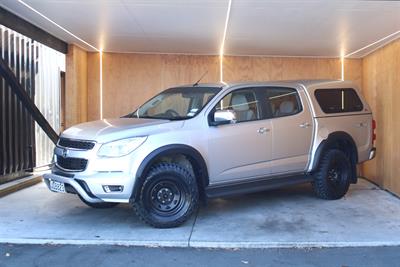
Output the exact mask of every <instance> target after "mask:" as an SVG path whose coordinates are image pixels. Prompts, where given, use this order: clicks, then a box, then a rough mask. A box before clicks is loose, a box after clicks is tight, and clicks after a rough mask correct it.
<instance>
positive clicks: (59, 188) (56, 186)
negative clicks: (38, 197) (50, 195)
mask: <svg viewBox="0 0 400 267" xmlns="http://www.w3.org/2000/svg"><path fill="white" fill-rule="evenodd" d="M50 190H51V191H54V192H60V193H65V186H64V183H60V182H57V181H50Z"/></svg>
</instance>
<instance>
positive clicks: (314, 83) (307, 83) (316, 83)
mask: <svg viewBox="0 0 400 267" xmlns="http://www.w3.org/2000/svg"><path fill="white" fill-rule="evenodd" d="M341 84H342V87H344V86H350V85H351V86H353V84H352V82H350V81H342V80H329V79H320V80H281V81H278V80H277V81H264V82H263V81H260V82H251V81H249V82H230V83H199V84H198V85H196V86H197V87H225V88H230V87H233V86H248V87H251V86H298V85H303V86H304V87H306V88H308V87H323V86H327V87H329V86H333V85H336V86H339V85H341ZM191 86H193V84H186V85H182V87H191Z"/></svg>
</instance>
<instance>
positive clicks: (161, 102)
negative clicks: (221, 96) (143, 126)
mask: <svg viewBox="0 0 400 267" xmlns="http://www.w3.org/2000/svg"><path fill="white" fill-rule="evenodd" d="M219 91H220V88H218V87H177V88H171V89H168V90H165V91H163V92H161V93H160V94H159V95H157V96H155V97H153V98H152V99H150V100H149V101H147V102H146V103H144V104H143V105H142V106H141V107H139V108H138V109H137V110H136V111H135V112H133V113H131V114H130V115H128V117H131V118H151V119H165V120H184V119H189V118H192V117H194V116H196V115H197V114H198V113H199V112H200V111H201V110H202V109H203V107H204V106H205V105H206V104H207V103H208V102H209V101H210V100H211V99H212V98H213V97H214V96H215V95H216V94H217V93H218V92H219Z"/></svg>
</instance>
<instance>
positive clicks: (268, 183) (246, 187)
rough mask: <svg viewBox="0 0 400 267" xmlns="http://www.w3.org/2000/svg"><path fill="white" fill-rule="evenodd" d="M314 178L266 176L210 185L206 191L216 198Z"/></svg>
mask: <svg viewBox="0 0 400 267" xmlns="http://www.w3.org/2000/svg"><path fill="white" fill-rule="evenodd" d="M312 180H313V177H312V176H311V175H306V174H295V175H293V174H292V175H290V176H275V177H266V178H260V179H255V180H249V181H241V182H236V183H226V184H221V185H214V186H208V187H207V188H206V190H205V191H206V195H207V197H208V198H216V197H224V196H232V195H240V194H247V193H254V192H259V191H266V190H270V189H276V188H280V187H285V186H290V185H295V184H302V183H308V182H311V181H312Z"/></svg>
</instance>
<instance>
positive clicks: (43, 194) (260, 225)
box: [0, 179, 400, 248]
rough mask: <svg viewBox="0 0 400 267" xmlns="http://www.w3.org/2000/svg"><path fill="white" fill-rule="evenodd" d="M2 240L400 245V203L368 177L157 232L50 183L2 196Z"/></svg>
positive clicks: (243, 202)
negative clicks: (333, 194) (323, 196)
mask: <svg viewBox="0 0 400 267" xmlns="http://www.w3.org/2000/svg"><path fill="white" fill-rule="evenodd" d="M0 229H1V230H0V243H23V244H44V243H53V244H81V245H84V244H88V245H90V244H108V245H114V244H118V245H137V246H175V247H187V246H190V247H220V248H271V247H347V246H356V247H361V246H362V247H365V246H395V245H397V246H398V245H400V199H398V198H396V197H394V196H392V195H391V194H389V193H387V192H385V191H382V190H380V189H379V188H377V187H376V186H374V185H373V184H371V183H369V182H367V181H365V180H362V179H360V180H359V183H358V184H357V185H353V186H352V187H351V190H350V192H349V193H348V194H347V195H346V197H345V198H343V199H341V200H337V201H325V200H320V199H317V198H315V197H314V196H313V194H312V192H311V188H310V186H308V185H303V186H296V187H291V188H287V189H281V190H275V191H269V192H263V193H257V194H249V195H244V196H239V197H234V198H225V199H215V200H210V201H209V204H208V206H206V207H202V208H201V209H200V211H199V212H198V214H197V216H194V218H192V220H190V221H188V222H187V223H186V224H185V225H183V226H181V227H179V228H175V229H153V228H151V227H149V226H147V225H145V224H143V223H142V222H140V221H139V219H138V218H137V217H136V216H135V214H134V213H133V211H132V209H131V208H130V206H129V205H126V204H121V205H119V206H117V207H116V208H113V209H108V210H96V209H92V208H89V207H87V206H85V205H84V204H83V203H81V202H80V200H79V199H78V198H77V197H76V196H74V195H70V194H57V193H52V192H49V191H48V190H47V188H46V187H45V185H44V184H43V183H41V184H38V185H36V186H33V187H30V188H27V189H24V190H21V191H19V192H17V193H13V194H10V195H8V196H6V197H3V198H0Z"/></svg>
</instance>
